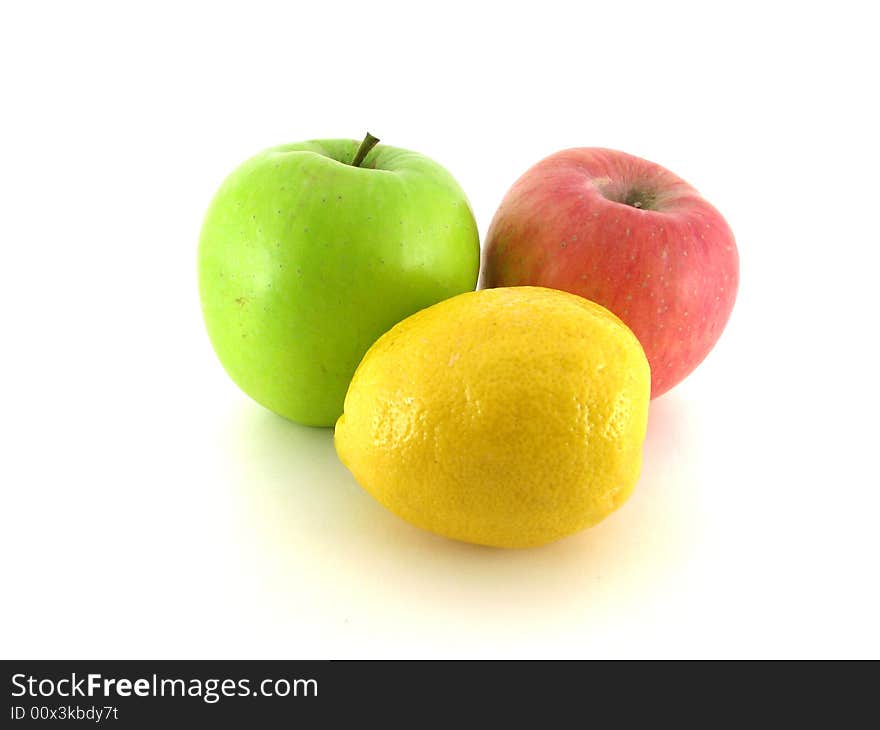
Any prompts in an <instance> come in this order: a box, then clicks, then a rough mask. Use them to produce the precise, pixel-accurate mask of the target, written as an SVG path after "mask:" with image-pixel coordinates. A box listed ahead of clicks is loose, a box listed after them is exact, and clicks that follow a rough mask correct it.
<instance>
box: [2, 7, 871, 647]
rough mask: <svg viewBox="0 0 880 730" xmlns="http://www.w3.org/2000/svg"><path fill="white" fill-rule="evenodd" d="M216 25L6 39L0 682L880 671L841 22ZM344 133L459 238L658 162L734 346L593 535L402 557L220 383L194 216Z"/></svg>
mask: <svg viewBox="0 0 880 730" xmlns="http://www.w3.org/2000/svg"><path fill="white" fill-rule="evenodd" d="M236 5H237V7H233V6H227V5H224V4H219V3H210V4H205V5H196V4H188V3H178V2H175V3H167V4H166V3H157V2H151V3H143V4H142V5H141V6H140V8H139V9H137V6H136V5H135V4H133V3H105V4H99V3H94V2H77V3H45V2H32V3H24V2H20V3H15V2H12V3H4V4H3V9H2V11H0V73H2V90H0V94H2V96H0V105H2V107H3V110H4V111H3V112H2V116H0V125H2V135H0V153H2V154H0V201H2V203H0V214H2V225H0V236H2V240H0V244H2V262H3V263H2V281H3V286H2V292H0V293H2V352H3V354H2V359H0V367H2V380H0V382H2V404H0V407H2V419H3V420H2V423H3V431H4V433H3V436H2V457H0V470H2V472H0V478H2V486H0V490H2V491H0V494H2V507H0V521H2V522H0V565H2V589H0V590H2V594H3V597H2V600H0V655H2V656H3V657H5V658H46V657H56V658H68V657H69V658H73V657H76V658H92V657H95V658H97V657H100V658H142V657H172V658H183V657H186V658H212V657H224V658H237V657H247V658H276V657H277V658H325V657H329V658H342V657H831V656H835V657H871V656H872V657H874V658H877V657H878V656H880V638H878V629H877V616H878V613H880V594H878V570H877V560H878V556H880V543H878V527H877V525H878V513H880V489H878V488H880V480H878V477H877V471H876V469H877V467H876V465H877V456H876V452H877V438H878V417H877V414H878V396H877V371H878V358H877V354H876V346H875V343H874V341H875V340H876V335H877V316H876V315H877V312H878V307H877V296H876V295H877V291H878V283H877V265H878V263H880V255H878V250H880V248H878V247H880V234H878V223H877V221H878V217H877V212H876V211H877V209H878V205H880V198H878V195H880V191H878V182H877V169H878V163H880V159H878V141H877V130H878V128H880V124H878V122H880V119H878V115H877V110H876V107H875V104H876V103H877V80H876V73H877V70H878V68H880V58H878V53H877V50H876V49H877V46H876V37H875V35H876V34H875V33H874V29H875V24H874V23H873V22H872V21H871V19H870V18H869V17H868V14H867V9H868V8H870V6H871V5H870V3H867V2H859V3H856V2H834V3H821V4H820V3H791V4H788V3H773V2H761V3H756V4H754V5H752V4H749V3H732V4H726V5H724V6H723V8H722V6H721V4H720V3H705V2H703V3H687V4H684V3H677V2H662V3H660V2H651V3H639V2H634V1H633V0H630V1H629V2H619V3H618V2H601V3H592V2H590V3H574V2H572V3H554V2H548V1H543V2H540V3H535V4H534V5H528V6H526V5H519V4H516V3H505V4H499V5H498V6H497V7H495V8H492V9H489V7H488V5H486V6H485V7H484V5H483V4H480V3H476V2H469V3H462V4H456V3H452V2H444V3H439V4H437V5H436V6H433V7H428V6H425V5H424V4H422V3H414V2H410V3H399V4H391V3H383V2H379V1H378V0H374V1H372V2H363V3H357V4H355V3H351V4H342V3H339V2H314V3H308V4H306V3H292V2H284V3H277V4H272V5H268V4H263V3H257V2H248V3H238V4H236ZM368 129H369V130H370V131H372V132H373V133H375V134H377V135H378V136H380V137H382V139H383V140H384V141H385V142H387V143H388V144H393V145H396V146H402V147H408V148H411V149H415V150H419V151H421V152H424V153H425V154H428V155H429V156H431V157H433V158H435V159H437V160H438V161H439V162H441V163H442V164H444V165H445V166H446V167H447V168H448V169H449V170H450V171H452V173H453V174H454V175H455V176H456V177H457V178H458V180H459V182H460V183H461V184H462V186H463V187H464V189H465V190H466V191H467V192H468V195H469V196H470V199H471V203H472V204H473V207H474V210H475V213H476V216H477V220H478V222H479V225H480V231H481V234H483V235H484V234H485V231H486V228H487V226H488V223H489V221H490V220H491V217H492V214H493V213H494V211H495V208H496V206H497V205H498V203H499V201H500V200H501V197H502V195H503V194H504V192H505V191H506V189H507V188H508V187H509V185H510V184H511V183H513V181H514V180H515V179H516V177H517V176H518V175H519V174H521V173H522V172H523V171H524V170H525V169H526V168H527V167H528V166H530V165H531V164H532V163H534V162H536V161H537V160H539V159H540V158H542V157H544V156H545V155H547V154H550V153H552V152H554V151H556V150H559V149H562V148H565V147H569V146H590V145H597V146H608V147H616V148H619V149H623V150H626V151H628V152H631V153H634V154H637V155H640V156H643V157H647V158H649V159H652V160H654V161H656V162H659V163H661V164H663V165H665V166H667V167H669V168H670V169H672V170H673V171H675V172H677V173H678V174H680V175H681V176H683V177H684V178H685V179H687V180H689V181H690V182H692V183H693V184H694V185H696V186H697V187H698V188H699V189H701V191H702V192H703V193H704V194H705V195H706V197H707V198H708V199H709V200H710V201H712V202H713V203H715V205H717V206H718V207H719V208H720V209H721V211H722V212H723V213H724V214H725V216H726V217H727V219H728V220H729V222H730V224H731V226H732V227H733V229H734V231H735V233H736V235H737V239H738V243H739V247H740V254H741V258H742V284H741V289H740V296H739V300H738V302H737V306H736V308H735V310H734V314H733V318H732V320H731V322H730V325H729V327H728V329H727V331H726V332H725V334H724V336H723V337H722V339H721V341H720V343H719V344H718V346H717V347H716V349H715V350H714V351H713V352H712V354H711V355H710V356H709V358H708V359H707V360H706V361H705V362H704V364H703V365H702V366H701V367H700V368H699V370H698V371H697V372H696V373H695V374H694V375H693V376H691V377H690V378H689V379H688V380H686V381H685V382H684V383H683V384H682V385H680V386H679V387H677V388H676V389H675V390H674V391H672V392H671V393H670V394H668V395H666V396H664V397H663V398H661V399H659V400H658V401H656V402H654V403H653V404H652V407H651V414H650V424H649V432H648V437H647V441H646V444H645V462H644V471H643V476H642V478H641V481H640V483H639V485H638V487H637V489H636V492H635V494H634V496H633V498H632V499H631V500H630V502H629V503H628V504H627V505H625V506H624V507H623V508H622V509H621V510H620V511H619V512H617V513H616V514H614V515H613V516H612V517H610V518H609V519H608V520H607V521H605V522H604V523H603V524H601V525H600V526H598V527H596V528H594V529H592V530H589V531H587V532H584V533H582V534H579V535H577V536H574V537H572V538H569V539H566V540H564V541H561V542H559V543H556V544H553V545H550V546H547V547H544V548H540V549H533V550H527V551H514V552H509V551H499V550H492V549H485V548H477V547H473V546H468V545H464V544H457V543H453V542H450V541H447V540H444V539H442V538H438V537H434V536H431V535H428V534H425V533H422V532H420V531H418V530H416V529H415V528H411V527H410V526H409V525H407V524H405V523H403V522H401V521H400V520H398V519H397V518H396V517H393V516H392V515H391V514H389V513H387V512H385V511H384V510H383V509H382V508H381V507H380V506H379V505H378V504H376V503H375V502H373V501H372V500H371V498H370V497H368V496H367V495H366V494H365V493H364V492H362V491H361V490H360V488H359V487H358V486H357V485H356V483H355V482H354V480H353V479H352V477H351V476H350V475H349V474H348V472H347V471H346V470H345V469H344V468H343V467H342V466H341V465H340V464H339V462H338V461H337V459H336V457H335V453H334V450H333V444H332V431H331V430H314V429H308V428H302V427H298V426H296V425H293V424H291V423H287V422H285V421H283V420H281V419H279V418H277V417H275V416H273V415H271V414H269V413H268V412H265V411H264V410H262V409H261V408H260V407H259V406H257V405H255V404H254V403H252V402H250V401H249V400H248V399H247V398H246V397H245V396H244V395H242V394H241V393H240V392H238V391H237V389H236V388H235V386H234V385H233V384H232V383H231V382H230V381H229V380H228V378H227V377H226V375H225V374H224V372H223V371H222V369H221V367H220V365H219V363H218V362H217V360H216V358H215V357H214V355H213V352H212V351H211V348H210V345H209V343H208V341H207V338H206V336H205V334H204V331H203V327H202V323H201V316H200V312H199V303H198V296H197V291H196V278H195V251H196V240H197V237H198V232H199V226H200V222H201V217H202V214H203V212H204V210H205V208H206V206H207V204H208V202H209V200H210V198H211V196H212V194H213V192H214V190H215V189H216V187H217V186H218V185H219V183H220V181H221V180H222V178H223V177H224V176H225V175H226V174H227V173H228V172H229V171H231V170H232V168H234V167H235V166H236V165H237V164H238V163H239V162H241V161H242V160H243V159H245V158H247V157H248V156H250V155H251V154H253V153H255V152H257V151H259V150H260V149H262V148H264V147H267V146H271V145H274V144H278V143H282V142H288V141H298V140H302V139H310V138H320V137H338V136H347V137H357V138H360V137H361V136H362V135H363V133H364V132H365V131H366V130H368Z"/></svg>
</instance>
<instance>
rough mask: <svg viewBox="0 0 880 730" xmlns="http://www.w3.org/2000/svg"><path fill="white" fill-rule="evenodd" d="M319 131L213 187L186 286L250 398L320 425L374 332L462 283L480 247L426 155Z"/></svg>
mask: <svg viewBox="0 0 880 730" xmlns="http://www.w3.org/2000/svg"><path fill="white" fill-rule="evenodd" d="M358 146H359V143H358V142H356V141H354V140H320V141H311V142H302V143H299V144H288V145H282V146H279V147H274V148H271V149H268V150H266V151H264V152H262V153H260V154H258V155H256V156H255V157H253V158H251V159H250V160H248V161H247V162H245V163H244V164H242V165H241V166H240V167H239V168H238V169H236V170H235V171H234V172H233V173H232V174H231V175H230V176H229V177H228V178H227V179H226V180H225V181H224V182H223V184H222V185H221V187H220V189H219V190H218V192H217V194H216V196H215V197H214V199H213V201H212V202H211V205H210V207H209V209H208V212H207V214H206V216H205V220H204V223H203V226H202V231H201V237H200V240H199V251H198V271H199V293H200V297H201V303H202V312H203V314H204V319H205V324H206V326H207V330H208V336H209V337H210V339H211V343H212V345H213V347H214V350H215V351H216V353H217V356H218V357H219V358H220V362H221V363H222V364H223V367H224V368H225V369H226V371H227V372H228V373H229V375H230V377H231V378H232V379H233V381H235V383H236V384H238V386H239V387H240V388H241V389H242V390H243V391H244V392H245V393H247V394H248V395H249V396H250V397H251V398H253V399H254V400H255V401H257V402H258V403H260V404H262V405H263V406H265V407H266V408H268V409H270V410H272V411H274V412H275V413H277V414H279V415H281V416H284V417H285V418H288V419H290V420H292V421H296V422H298V423H302V424H306V425H310V426H331V425H333V424H334V423H335V422H336V419H337V418H338V417H339V415H340V414H341V413H342V403H343V400H344V398H345V393H346V391H347V389H348V385H349V382H350V381H351V377H352V375H353V374H354V371H355V368H356V367H357V365H358V363H359V362H360V360H361V358H362V357H363V355H364V353H365V352H366V351H367V349H368V348H369V347H370V345H372V344H373V342H374V341H375V340H376V339H378V338H379V336H380V335H382V334H383V333H384V332H386V331H387V330H388V329H390V328H391V327H392V326H393V325H395V324H396V323H397V322H399V321H400V320H402V319H405V318H406V317H408V316H409V315H411V314H413V313H415V312H417V311H418V310H420V309H424V308H425V307H428V306H430V305H431V304H435V303H436V302H439V301H441V300H443V299H448V298H449V297H452V296H455V295H456V294H461V293H463V292H466V291H473V290H474V288H475V287H476V283H477V275H478V271H479V262H480V247H479V236H478V233H477V226H476V223H475V221H474V216H473V213H472V211H471V208H470V205H469V203H468V201H467V198H466V197H465V194H464V192H463V191H462V190H461V188H460V187H459V185H458V183H456V181H455V180H454V179H453V177H452V176H451V175H450V174H449V173H448V172H447V171H446V170H445V169H444V168H443V167H441V166H440V165H438V164H437V163H436V162H434V161H432V160H430V159H428V158H427V157H424V156H423V155H420V154H417V153H415V152H409V151H407V150H403V149H397V148H395V147H389V146H386V145H379V146H377V147H375V148H374V149H372V150H371V151H370V152H369V154H368V155H367V156H366V158H365V159H364V160H363V162H362V163H361V166H359V167H353V166H352V165H351V164H348V163H350V162H351V160H352V159H353V158H354V155H355V152H356V151H357V148H358Z"/></svg>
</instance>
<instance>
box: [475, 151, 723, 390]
mask: <svg viewBox="0 0 880 730" xmlns="http://www.w3.org/2000/svg"><path fill="white" fill-rule="evenodd" d="M626 201H628V202H626ZM635 205H641V206H642V207H634V206H635ZM521 285H533V286H545V287H550V288H554V289H563V290H565V291H568V292H572V293H574V294H579V295H581V296H582V297H585V298H587V299H591V300H593V301H594V302H598V303H599V304H602V305H603V306H605V307H607V308H608V309H610V310H611V311H612V312H614V313H615V314H616V315H617V316H618V317H620V318H621V319H622V320H623V321H624V322H626V324H627V325H629V327H630V329H632V331H633V332H634V333H635V335H636V337H638V338H639V341H640V342H641V343H642V347H643V348H644V349H645V354H646V355H647V357H648V362H649V363H650V364H651V397H652V398H656V397H657V396H659V395H662V394H663V393H665V392H666V391H668V390H669V389H670V388H672V387H673V386H674V385H676V384H678V383H679V382H681V381H682V380H683V379H684V378H685V377H686V376H687V375H688V374H689V373H690V372H691V371H693V369H694V368H696V367H697V365H699V364H700V363H701V362H702V361H703V359H704V358H705V357H706V355H708V354H709V351H710V350H711V349H712V347H713V346H714V345H715V343H716V342H717V341H718V338H719V337H720V335H721V332H722V330H723V329H724V326H725V325H726V324H727V320H728V319H729V318H730V312H731V310H732V309H733V302H734V300H735V299H736V291H737V287H738V285H739V254H738V252H737V249H736V242H735V241H734V238H733V233H732V232H731V230H730V227H729V226H728V225H727V223H726V222H725V220H724V218H723V217H722V216H721V214H720V213H719V212H718V211H717V210H716V209H715V208H714V207H713V206H712V205H710V204H709V203H708V202H707V201H706V200H704V199H703V198H702V197H701V196H700V194H699V193H698V192H697V191H696V190H695V189H694V188H693V187H691V186H690V185H688V184H687V183H686V182H685V181H684V180H682V179H681V178H679V177H678V176H676V175H674V174H673V173H671V172H669V171H668V170H666V169H664V168H663V167H660V165H657V164H655V163H653V162H649V161H647V160H643V159H641V158H639V157H634V156H632V155H628V154H626V153H625V152H618V151H616V150H609V149H602V148H593V147H585V148H576V149H569V150H563V151H562V152H558V153H556V154H554V155H551V156H550V157H547V158H546V159H544V160H542V161H541V162H539V163H538V164H536V165H535V166H534V167H532V168H531V169H529V170H528V171H527V172H526V173H525V174H524V175H523V176H522V177H521V178H520V179H519V180H517V181H516V183H514V185H513V187H512V188H511V189H510V190H509V191H508V193H507V195H506V196H505V198H504V200H503V201H502V203H501V206H500V207H499V209H498V212H497V213H496V214H495V218H494V219H493V221H492V224H491V226H490V227H489V232H488V235H487V238H486V243H485V246H484V251H483V281H482V286H483V287H485V288H491V287H498V286H521Z"/></svg>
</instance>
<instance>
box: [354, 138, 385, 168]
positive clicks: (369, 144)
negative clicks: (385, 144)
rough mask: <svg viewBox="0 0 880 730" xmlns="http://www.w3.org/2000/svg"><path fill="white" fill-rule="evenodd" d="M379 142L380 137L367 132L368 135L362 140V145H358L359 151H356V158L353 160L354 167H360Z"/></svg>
mask: <svg viewBox="0 0 880 730" xmlns="http://www.w3.org/2000/svg"><path fill="white" fill-rule="evenodd" d="M377 144H379V138H378V137H374V136H373V135H372V134H370V133H369V132H367V136H366V137H364V141H363V142H361V146H360V147H358V150H357V152H355V153H354V159H353V160H352V161H351V164H352V166H353V167H360V166H361V163H362V162H363V161H364V158H365V157H366V156H367V154H368V153H369V151H370V150H371V149H373V147H375V146H376V145H377Z"/></svg>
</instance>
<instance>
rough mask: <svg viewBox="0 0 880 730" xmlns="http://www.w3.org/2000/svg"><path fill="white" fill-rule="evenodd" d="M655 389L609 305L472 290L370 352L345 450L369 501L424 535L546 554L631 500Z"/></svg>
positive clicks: (351, 395)
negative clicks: (534, 548) (549, 546)
mask: <svg viewBox="0 0 880 730" xmlns="http://www.w3.org/2000/svg"><path fill="white" fill-rule="evenodd" d="M650 390H651V374H650V369H649V367H648V361H647V359H646V358H645V353H644V351H643V350H642V348H641V345H639V342H638V340H637V339H636V337H635V335H633V333H632V332H631V331H630V330H629V329H628V328H627V326H626V325H625V324H624V323H623V322H621V321H620V320H619V319H618V318H617V317H615V316H614V315H613V314H612V313H611V312H609V311H608V310H607V309H605V308H604V307H601V306H599V305H598V304H595V303H594V302H590V301H588V300H586V299H583V298H581V297H579V296H576V295H574V294H567V293H565V292H561V291H556V290H554V289H544V288H542V287H530V286H524V287H510V288H499V289H486V290H483V291H476V292H469V293H467V294H461V295H460V296H457V297H453V298H452V299H447V300H446V301H443V302H440V303H439V304H435V305H434V306H432V307H428V308H427V309H424V310H422V311H421V312H418V313H417V314H414V315H413V316H411V317H409V318H407V319H405V320H403V321H402V322H400V323H399V324H398V325H396V326H395V327H393V328H392V329H391V330H389V331H388V332H387V333H385V334H384V335H383V336H382V337H381V338H380V339H379V340H378V341H376V343H375V344H374V345H373V346H372V348H370V350H369V351H368V352H367V354H366V355H365V356H364V359H363V360H362V361H361V363H360V365H359V366H358V369H357V371H356V372H355V375H354V378H353V380H352V381H351V385H350V386H349V389H348V394H347V395H346V397H345V406H344V412H343V415H342V416H341V417H340V418H339V420H338V421H337V423H336V436H335V440H336V451H337V453H338V454H339V458H340V459H341V460H342V462H343V463H344V464H345V465H346V466H347V467H348V468H349V469H350V470H351V472H352V474H354V476H355V478H356V479H357V481H358V482H359V483H360V484H361V486H363V487H364V489H366V490H367V492H369V493H370V494H372V495H373V496H374V497H375V498H376V499H377V500H379V502H381V503H382V504H383V505H385V507H387V508H388V509H389V510H391V511H392V512H394V513H396V514H397V515H399V516H400V517H402V518H403V519H405V520H407V521H408V522H411V523H412V524H414V525H417V526H418V527H421V528H424V529H426V530H430V531H432V532H436V533H439V534H441V535H446V536H447V537H451V538H455V539H458V540H465V541H467V542H473V543H479V544H483V545H496V546H500V547H528V546H531V545H540V544H542V543H546V542H550V541H552V540H556V539H558V538H560V537H563V536H565V535H568V534H571V533H573V532H576V531H577V530H580V529H582V528H584V527H588V526H589V525H593V524H595V523H597V522H599V521H600V520H601V519H603V518H604V517H605V516H607V515H608V514H609V513H611V512H613V511H614V510H615V509H617V508H618V507H619V506H620V505H621V504H622V503H623V502H624V501H625V500H626V498H627V497H628V496H629V495H630V493H631V492H632V489H633V487H634V486H635V483H636V480H637V479H638V476H639V470H640V469H641V461H642V454H641V450H642V442H643V441H644V438H645V428H646V424H647V414H648V399H649V397H650Z"/></svg>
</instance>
